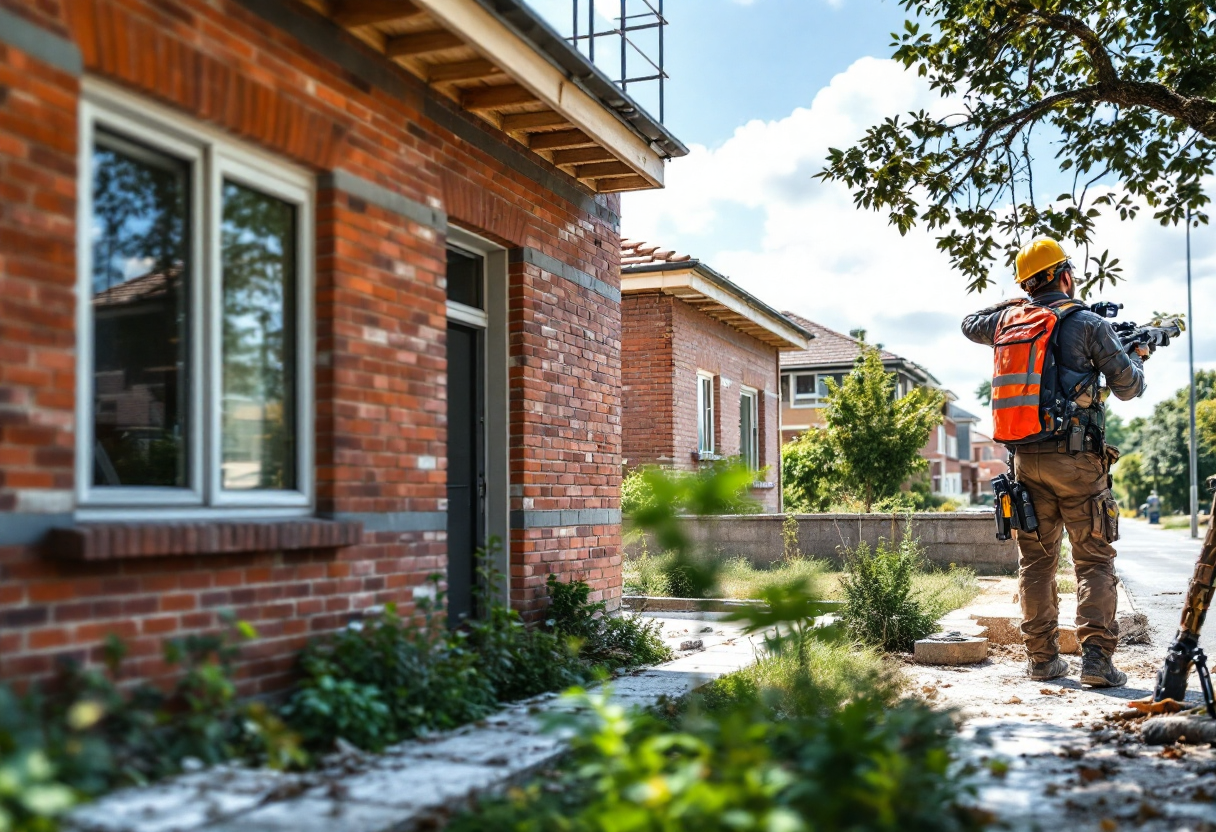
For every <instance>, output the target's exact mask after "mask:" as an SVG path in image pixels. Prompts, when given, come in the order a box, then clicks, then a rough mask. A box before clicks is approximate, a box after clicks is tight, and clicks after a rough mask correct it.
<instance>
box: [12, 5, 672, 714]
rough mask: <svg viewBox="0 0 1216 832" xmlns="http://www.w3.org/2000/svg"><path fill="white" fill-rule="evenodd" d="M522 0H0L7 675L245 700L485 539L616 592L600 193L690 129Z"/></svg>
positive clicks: (452, 591)
mask: <svg viewBox="0 0 1216 832" xmlns="http://www.w3.org/2000/svg"><path fill="white" fill-rule="evenodd" d="M576 45H577V44H576V43H575V44H572V43H571V42H570V41H569V40H567V39H566V38H563V37H561V36H560V35H559V34H558V33H557V32H555V31H554V30H553V29H552V28H551V27H550V26H549V25H547V24H546V23H545V22H544V21H543V20H542V19H541V18H540V17H538V16H537V15H536V14H535V13H534V12H533V11H532V10H531V8H530V7H529V6H528V5H526V4H525V3H523V2H520V1H519V0H493V1H492V2H491V0H260V2H257V3H246V2H238V0H178V2H175V3H173V4H171V5H166V4H164V3H160V2H155V0H79V2H71V3H38V2H33V0H16V2H9V3H6V4H4V6H3V8H0V72H2V73H3V77H4V81H3V87H0V182H3V187H2V188H0V240H3V241H4V244H3V256H2V257H0V294H2V295H3V297H4V298H5V303H4V304H3V306H2V307H0V329H2V330H3V332H4V338H3V345H2V347H0V374H2V376H3V380H4V384H3V389H2V391H0V459H2V460H3V464H2V465H0V677H2V678H4V679H5V680H8V681H18V682H25V681H33V680H38V679H43V678H45V677H47V676H48V675H49V674H51V673H52V671H53V668H54V667H55V664H56V662H57V661H58V660H59V659H61V658H64V657H73V658H78V659H84V660H97V659H98V658H99V656H100V652H101V645H102V642H103V639H104V637H105V636H106V635H107V634H109V633H113V634H115V635H118V636H120V637H122V638H124V639H126V640H127V642H128V644H129V646H130V656H131V660H130V663H129V664H130V670H131V671H132V673H133V674H134V675H138V676H141V677H143V678H151V679H156V678H159V677H161V676H162V675H163V674H165V673H166V672H167V670H166V668H165V667H164V665H163V664H162V662H161V659H160V642H161V640H162V639H164V638H166V637H178V636H183V635H188V634H191V633H200V632H207V631H209V630H213V629H215V628H216V627H217V626H219V618H218V613H219V612H220V611H222V610H231V611H233V612H235V614H236V615H237V616H238V617H239V618H241V619H245V620H247V621H249V622H251V623H252V624H253V625H254V626H255V627H256V628H257V631H258V634H259V636H258V639H257V641H256V642H255V643H253V644H251V645H250V646H249V647H248V649H246V650H245V651H244V652H243V654H242V655H243V659H242V661H243V664H242V665H241V667H240V668H239V672H240V684H241V686H242V691H243V692H245V693H261V692H269V691H274V690H278V689H281V688H282V687H284V686H285V685H286V684H287V683H288V682H289V681H290V673H291V665H292V661H293V657H294V656H295V654H296V653H297V652H298V651H299V650H300V649H301V648H302V647H303V646H304V645H305V643H306V642H307V641H308V640H309V639H310V638H312V637H314V636H316V635H319V634H323V633H326V632H330V631H333V630H336V629H338V628H341V627H344V626H345V625H346V624H347V623H348V622H349V621H351V620H352V619H354V618H358V617H360V616H362V615H363V614H364V612H365V611H367V610H369V609H375V608H377V607H378V606H380V605H384V604H388V603H394V604H396V605H397V606H398V608H399V609H400V610H401V612H402V613H403V614H405V615H409V614H410V612H411V610H412V609H413V607H414V603H415V600H416V599H417V598H420V597H427V596H429V594H430V592H431V591H432V590H431V587H430V585H429V584H428V576H430V575H432V574H434V573H438V574H439V575H440V576H442V580H443V583H444V585H445V587H446V590H447V605H448V613H449V616H450V618H451V619H452V621H454V622H458V621H460V620H461V619H462V618H463V617H464V616H469V615H477V614H478V610H477V608H476V605H475V600H474V599H475V597H476V596H475V592H474V589H475V581H476V578H475V575H476V572H475V565H476V564H475V560H474V558H475V552H476V551H477V550H478V549H480V548H482V547H485V546H487V544H488V543H489V541H490V540H491V539H496V540H498V541H500V542H501V545H500V546H499V547H498V548H496V549H495V548H491V550H490V551H491V552H493V553H494V558H495V560H494V561H493V562H492V564H491V565H492V566H494V567H496V568H497V569H498V571H500V572H501V573H503V574H504V575H506V576H507V585H506V587H505V589H504V593H505V599H506V600H509V602H510V603H511V604H512V605H513V606H515V607H516V608H517V609H519V610H520V611H521V612H522V613H523V614H524V616H525V617H527V618H531V619H533V620H534V619H536V618H537V617H538V616H540V615H542V614H543V608H544V607H545V605H546V604H547V597H546V590H545V587H544V584H545V579H546V577H547V575H549V574H550V573H554V572H557V573H560V574H561V575H562V576H563V578H566V579H569V578H580V579H583V580H586V581H587V582H588V583H590V584H591V586H592V587H593V589H594V596H593V598H595V599H600V600H604V601H605V602H607V603H608V605H609V606H610V607H611V606H614V605H615V604H616V603H618V599H619V596H620V591H621V574H620V543H621V540H620V507H619V491H620V489H619V485H620V476H621V461H622V455H621V396H620V389H621V352H620V341H621V285H620V271H619V262H620V233H619V228H620V200H619V196H618V195H619V194H620V193H621V192H624V191H631V190H644V189H651V188H659V187H661V186H662V184H663V176H664V166H665V164H666V162H667V160H668V159H670V158H673V157H677V156H681V155H684V154H685V153H686V149H685V147H684V146H683V145H682V144H681V143H680V142H679V140H677V139H676V138H675V137H674V136H673V135H672V134H671V133H670V131H668V130H667V129H666V128H665V127H664V126H663V125H662V124H661V123H660V121H659V120H657V119H655V118H654V117H652V116H651V115H650V114H648V113H647V111H646V110H645V109H644V108H642V107H641V106H639V105H638V104H637V102H636V101H634V100H633V99H632V98H631V96H630V94H629V93H627V92H625V91H623V90H622V88H621V85H620V84H619V83H617V82H616V81H614V80H613V79H610V78H609V77H608V76H607V75H605V74H604V73H603V72H601V71H600V70H599V69H597V68H596V67H595V66H594V65H593V64H592V63H591V62H590V61H589V60H588V59H587V58H586V57H584V55H583V54H582V53H581V52H580V51H579V49H578V48H576Z"/></svg>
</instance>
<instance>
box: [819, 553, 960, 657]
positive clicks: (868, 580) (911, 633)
mask: <svg viewBox="0 0 1216 832" xmlns="http://www.w3.org/2000/svg"><path fill="white" fill-rule="evenodd" d="M922 563H923V550H922V549H921V548H920V545H919V543H918V542H917V541H916V540H915V539H914V538H913V537H912V536H911V532H910V530H909V531H906V532H905V533H904V537H903V540H901V541H900V542H899V543H898V544H895V545H892V544H891V543H890V542H889V541H887V540H879V543H878V548H877V550H871V549H870V546H869V545H868V544H867V543H865V542H862V543H860V544H858V546H857V548H855V549H853V550H851V551H848V552H847V553H846V557H845V574H844V576H843V577H842V578H841V580H840V587H841V590H842V591H843V593H844V606H843V608H842V609H841V611H840V620H841V622H842V623H843V624H844V626H845V628H846V629H847V630H848V633H849V635H850V636H852V637H853V638H854V639H855V640H857V641H859V642H861V643H862V644H868V645H872V646H875V647H880V648H882V649H883V650H887V651H905V652H906V651H909V650H911V649H912V645H913V643H914V642H915V641H916V640H917V639H921V638H924V637H925V636H927V635H930V634H931V633H933V632H934V631H935V630H936V629H937V621H936V619H937V617H938V616H937V615H934V611H933V610H930V609H926V605H925V604H924V603H923V602H922V601H921V600H919V599H917V597H916V596H915V594H914V593H913V586H912V580H913V578H914V576H915V575H916V573H917V571H918V570H919V569H920V567H921V564H922ZM938 614H939V615H940V613H938Z"/></svg>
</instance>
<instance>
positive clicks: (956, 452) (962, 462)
mask: <svg viewBox="0 0 1216 832" xmlns="http://www.w3.org/2000/svg"><path fill="white" fill-rule="evenodd" d="M944 392H945V394H946V398H947V402H946V407H945V411H944V413H943V414H942V416H943V418H942V423H941V424H940V425H938V426H937V428H936V430H934V431H933V433H932V434H930V436H929V442H928V443H927V444H926V445H925V447H924V449H923V450H922V451H921V455H922V456H924V457H925V458H926V459H928V460H929V482H930V484H931V488H932V490H933V493H934V494H937V495H939V496H942V497H950V498H951V499H954V500H959V501H962V502H967V501H969V499H970V495H971V493H972V491H973V486H974V483H975V478H976V471H977V468H976V464H975V462H973V461H972V459H971V432H972V429H973V426H974V425H976V424H978V423H979V421H980V420H979V417H978V416H973V415H972V414H970V413H968V412H967V411H965V410H963V409H962V408H961V407H959V406H957V405H956V404H954V394H953V393H951V392H950V391H949V390H946V391H944Z"/></svg>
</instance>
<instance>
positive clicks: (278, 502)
mask: <svg viewBox="0 0 1216 832" xmlns="http://www.w3.org/2000/svg"><path fill="white" fill-rule="evenodd" d="M99 125H100V126H104V127H105V128H106V129H107V130H109V131H111V132H113V133H115V134H117V135H118V136H120V137H126V138H128V139H129V140H131V141H133V142H134V143H136V144H143V145H147V146H149V147H152V148H153V149H155V150H158V151H162V152H164V153H166V154H168V155H171V156H174V157H176V158H179V159H182V160H183V161H185V162H188V163H189V164H190V166H191V167H190V188H191V193H190V226H189V233H190V235H191V246H190V255H189V256H190V262H189V268H190V274H191V277H192V281H191V288H190V321H189V327H190V332H191V333H193V334H192V337H191V343H190V350H189V357H188V365H187V372H188V373H189V379H190V388H189V396H190V401H189V405H188V408H187V413H188V419H189V423H188V424H189V426H190V427H189V437H188V444H187V448H186V452H187V454H188V460H189V463H188V472H189V476H188V482H187V486H186V487H184V488H170V487H139V486H94V485H93V484H92V481H93V436H94V432H93V431H94V425H93V412H92V410H93V316H92V304H91V303H90V302H89V299H90V298H92V295H93V292H92V241H91V233H92V226H93V222H92V199H91V194H92V190H93V188H92V178H93V167H92V158H93V145H94V138H95V135H96V132H97V127H98V126H99ZM78 152H79V159H80V165H79V171H78V181H77V186H78V194H79V199H78V200H77V206H78V209H77V258H76V262H77V304H76V329H77V344H78V349H77V366H76V424H77V431H76V502H77V506H78V509H77V512H76V514H77V517H78V518H79V519H82V520H88V519H113V518H121V519H135V520H138V519H155V520H162V519H179V518H180V519H190V518H207V517H217V516H222V517H235V518H242V517H249V518H256V517H263V516H284V515H286V516H301V515H307V514H311V513H312V512H313V510H314V507H315V473H314V467H313V460H314V447H313V446H314V441H315V435H314V429H313V424H314V423H313V412H314V407H313V372H314V368H315V362H314V357H313V352H314V348H313V344H314V328H313V295H314V291H313V286H314V275H313V269H314V252H313V241H314V239H315V225H314V204H315V182H314V177H313V176H312V174H311V173H309V172H308V171H307V170H305V169H303V168H300V167H298V166H295V165H292V164H289V163H286V162H284V161H283V160H282V159H280V158H278V157H275V156H273V155H271V154H268V153H264V152H262V151H259V150H257V149H255V148H251V147H249V146H247V145H244V144H242V143H239V142H236V141H234V140H232V139H231V138H230V137H228V136H227V135H225V134H223V133H221V132H219V131H217V130H215V129H213V128H210V127H207V126H206V125H203V124H200V123H198V122H196V121H194V120H193V119H189V118H187V117H185V116H182V115H181V114H179V113H175V112H173V111H171V110H169V109H167V108H164V107H161V106H159V105H156V104H154V103H152V102H149V101H148V100H146V99H144V98H141V97H138V96H134V95H131V94H129V93H127V92H125V91H122V90H119V89H116V88H114V87H113V86H110V85H108V84H104V83H101V82H98V81H96V80H95V79H91V78H86V79H85V80H84V82H83V84H82V96H81V103H80V121H79V151H78ZM226 180H227V181H231V182H236V183H239V184H242V185H245V186H247V187H250V188H253V189H254V190H257V191H259V192H262V193H265V194H267V195H269V196H273V197H276V198H278V199H282V200H283V201H285V202H288V203H291V204H292V205H293V206H294V207H295V209H296V234H297V239H296V246H297V249H296V291H295V295H296V297H295V300H296V333H295V342H296V343H295V349H296V356H295V369H296V373H295V375H296V378H295V398H296V402H295V404H296V413H295V430H296V488H295V489H293V490H284V491H279V490H271V489H252V490H239V491H238V490H225V489H224V488H222V481H221V468H220V462H221V460H222V457H223V443H222V433H221V418H222V406H221V405H222V385H223V372H222V367H221V364H220V360H221V355H220V351H221V345H222V343H223V339H222V337H221V333H222V326H223V321H222V316H221V314H220V306H221V304H222V297H221V292H222V274H221V268H222V262H221V259H220V233H219V230H220V226H221V211H222V200H221V196H222V187H223V182H224V181H226Z"/></svg>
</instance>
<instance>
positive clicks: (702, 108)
mask: <svg viewBox="0 0 1216 832" xmlns="http://www.w3.org/2000/svg"><path fill="white" fill-rule="evenodd" d="M532 2H533V5H534V6H536V7H537V8H538V10H540V11H541V12H542V14H545V15H546V16H548V17H550V19H551V21H552V22H553V23H554V25H555V27H556V28H558V30H559V31H561V32H562V33H563V34H568V32H569V29H570V24H571V0H532ZM582 2H583V9H584V10H585V9H586V0H582ZM629 3H630V11H631V13H632V12H633V11H636V10H638V9H639V8H640V6H641V2H640V0H629ZM665 5H666V9H665V10H666V13H667V17H668V19H669V20H670V23H671V25H670V26H669V27H668V28H667V33H666V49H667V60H666V65H667V66H666V68H667V72H668V74H669V75H670V76H671V80H670V81H669V82H668V86H667V95H666V99H667V110H666V119H665V120H666V124H667V126H668V127H670V128H671V129H672V131H673V132H674V133H675V134H676V135H677V136H678V137H679V138H680V139H681V140H682V141H683V142H684V143H685V144H687V145H688V146H689V147H690V148H691V151H692V152H691V153H690V155H689V156H688V157H686V158H684V159H678V160H675V161H673V162H672V163H671V164H670V165H669V166H668V171H667V187H666V188H665V189H664V190H662V191H655V192H647V193H638V194H626V195H625V197H624V198H623V210H622V226H623V231H624V233H625V235H626V236H628V237H633V238H635V239H645V240H649V241H651V242H656V243H660V244H662V245H663V246H664V247H668V248H675V249H677V250H679V251H683V252H688V253H690V254H692V255H693V256H695V257H698V258H700V259H702V260H704V261H705V262H707V263H708V264H710V265H712V266H713V267H714V268H716V269H717V270H718V271H720V272H722V273H724V274H727V275H729V276H730V277H731V278H732V279H734V280H735V281H736V282H737V283H739V284H740V285H742V286H743V287H744V288H746V289H747V290H749V291H751V292H753V293H755V294H756V295H758V296H759V297H761V298H762V299H764V300H765V301H767V302H769V303H771V304H773V305H774V306H777V307H778V308H782V309H789V310H791V311H794V312H797V313H799V314H802V315H805V316H806V317H808V318H811V319H812V320H815V321H818V322H820V323H822V324H824V325H826V326H829V327H832V328H834V329H837V330H840V331H848V330H849V329H852V328H854V327H864V328H865V329H867V331H868V332H869V337H870V339H871V340H872V341H877V342H881V343H883V344H884V345H885V346H886V347H887V348H888V349H891V350H893V351H895V352H897V353H900V354H901V355H904V356H906V357H908V358H911V359H912V360H915V361H917V362H919V363H921V364H923V365H924V366H925V367H927V368H928V369H929V370H930V371H931V372H933V373H934V375H936V376H937V377H938V378H939V379H941V380H942V381H943V383H944V384H945V386H947V387H948V388H949V389H951V390H952V391H953V392H954V393H955V394H956V395H957V396H958V398H959V404H960V405H962V406H963V407H965V408H967V409H969V410H972V411H973V412H975V413H976V414H977V415H983V416H984V417H985V418H986V417H987V411H986V409H985V408H984V407H982V406H981V405H980V404H979V403H978V402H977V401H975V399H974V396H973V391H974V390H975V387H976V386H977V385H978V384H979V382H980V381H982V380H983V379H984V378H986V377H987V376H989V375H990V372H991V351H990V350H988V349H986V348H983V347H980V346H977V345H973V344H970V343H969V342H967V341H966V340H965V339H964V338H963V337H962V335H961V334H960V333H959V329H958V321H959V320H960V318H961V317H962V315H964V314H966V313H967V312H968V311H971V310H974V309H976V308H979V307H981V306H986V305H988V304H989V303H993V302H996V301H997V300H1000V299H1001V298H1002V297H1006V296H1010V295H1012V294H1014V292H1015V287H1014V286H1013V284H1012V281H1011V279H1009V276H1007V275H1004V274H997V275H995V277H997V283H998V285H997V287H996V288H995V289H993V290H989V291H988V292H985V293H984V295H982V296H975V295H968V294H967V293H966V289H965V286H966V283H965V281H964V279H963V278H962V277H961V276H959V275H958V274H955V273H953V272H952V271H951V270H950V267H949V263H948V261H947V260H946V258H945V257H944V256H943V255H941V253H940V252H938V251H937V250H936V248H935V245H934V243H935V240H934V238H933V236H932V235H930V234H929V233H927V232H926V231H924V230H923V229H914V230H913V231H911V232H910V233H909V234H908V235H907V236H906V237H900V235H899V234H898V232H897V231H895V230H894V229H893V228H891V227H890V226H889V225H888V224H887V222H886V220H885V218H883V217H881V216H878V215H875V214H872V213H866V212H858V211H856V210H855V209H854V208H853V205H852V201H851V197H850V195H849V193H848V192H847V190H845V189H844V188H843V187H841V186H838V185H828V184H824V183H821V182H819V181H818V180H814V179H812V177H813V175H814V174H815V173H816V172H818V170H820V169H821V167H822V163H823V159H824V156H825V154H826V152H827V148H828V147H843V146H847V145H848V144H850V143H851V142H853V141H855V140H856V139H857V138H858V137H859V136H860V135H861V134H862V132H863V131H864V130H865V128H866V127H868V126H869V125H871V124H873V123H875V122H876V121H878V120H880V119H881V118H883V117H886V116H890V115H895V114H898V113H901V112H905V111H907V110H913V109H920V108H921V107H925V108H929V109H933V108H936V107H941V106H943V105H942V103H941V101H940V99H939V98H938V97H937V96H936V95H935V94H933V93H931V92H930V91H929V90H928V89H927V87H926V85H925V84H924V83H923V81H921V80H920V79H917V78H916V77H915V76H914V74H912V73H907V72H905V71H903V69H902V67H900V66H898V65H896V64H895V63H894V62H892V61H890V60H889V57H888V56H889V54H890V51H891V50H890V47H889V43H890V40H891V38H890V33H891V32H893V31H896V30H898V29H900V28H902V24H903V20H904V14H903V11H902V9H901V8H900V7H899V5H898V4H897V3H894V2H889V0H888V1H887V2H882V1H881V0H835V1H834V2H829V0H751V2H741V1H740V0H665ZM597 7H598V9H597V11H600V12H608V13H609V14H613V13H619V8H620V3H619V0H618V1H617V2H615V3H612V2H608V0H599V2H598V3H597ZM584 13H585V12H584ZM600 25H601V26H607V25H609V24H607V23H606V21H604V20H601V21H600ZM601 43H602V44H604V45H605V46H606V45H607V39H605V40H604V41H602V42H601ZM606 53H607V54H606ZM616 54H617V53H616V52H615V51H611V50H607V49H604V48H601V50H600V55H599V58H600V59H601V60H599V61H597V62H599V63H601V64H602V65H603V66H604V68H605V70H606V71H608V72H609V73H610V74H612V73H615V72H616V69H617V67H616V66H615V60H614V58H615V55H616ZM631 92H633V93H634V95H635V97H636V98H637V99H638V100H639V101H640V102H641V103H642V104H643V105H644V106H647V107H648V108H650V109H652V111H654V110H655V107H654V98H653V93H652V92H650V91H647V90H645V89H642V88H639V89H637V90H631ZM1040 170H1041V172H1040ZM1040 170H1036V178H1041V179H1049V176H1048V171H1049V170H1050V168H1046V167H1041V168H1040ZM1112 184H1113V185H1116V186H1117V183H1112ZM1214 184H1216V183H1214ZM1060 190H1064V189H1063V188H1061V189H1060ZM1098 236H1099V240H1098V246H1097V251H1095V252H1092V253H1094V254H1096V253H1098V252H1100V251H1101V250H1102V249H1104V248H1109V249H1111V253H1112V254H1113V255H1115V256H1118V257H1120V258H1121V259H1122V261H1123V263H1124V265H1125V268H1126V273H1127V276H1128V277H1129V278H1130V279H1129V280H1128V281H1127V282H1126V283H1124V284H1121V285H1120V286H1119V287H1118V288H1116V289H1115V290H1113V291H1107V293H1106V294H1105V295H1104V296H1103V297H1105V298H1107V299H1114V300H1119V301H1122V302H1123V303H1125V305H1126V309H1125V316H1126V317H1128V318H1130V319H1132V320H1144V319H1147V318H1148V317H1149V316H1151V314H1152V313H1153V312H1154V311H1162V312H1171V313H1172V312H1184V311H1185V309H1186V289H1185V260H1184V258H1183V252H1184V242H1183V241H1184V238H1183V232H1182V230H1181V229H1162V228H1161V227H1160V226H1158V225H1156V224H1155V223H1154V222H1153V221H1152V220H1151V218H1149V217H1147V216H1145V218H1144V219H1140V220H1137V221H1135V222H1133V223H1120V222H1119V221H1118V220H1110V221H1106V220H1102V221H1100V222H1099V226H1098ZM1213 237H1214V234H1213V232H1212V230H1211V229H1210V228H1208V227H1205V228H1201V229H1199V230H1198V231H1197V232H1195V234H1194V237H1193V250H1194V269H1195V276H1196V282H1195V307H1196V311H1197V313H1198V314H1199V316H1203V315H1204V314H1205V313H1206V312H1207V310H1210V309H1214V308H1216V303H1214V302H1213V301H1214V300H1216V241H1214V240H1213ZM1078 254H1079V253H1078ZM1093 299H1096V298H1093ZM1199 321H1200V325H1201V330H1200V331H1199V332H1198V333H1197V341H1196V356H1197V366H1198V367H1201V368H1216V326H1213V325H1211V324H1208V325H1206V326H1204V325H1203V324H1204V321H1203V318H1202V317H1200V318H1199ZM1148 376H1149V391H1148V393H1147V394H1146V396H1145V397H1144V398H1143V399H1140V400H1135V401H1133V402H1127V403H1116V404H1115V405H1114V411H1115V412H1117V413H1120V414H1121V415H1123V416H1124V417H1126V418H1131V417H1133V416H1139V415H1148V413H1149V412H1151V406H1152V403H1153V402H1155V401H1158V400H1160V399H1162V398H1166V397H1168V396H1170V395H1172V393H1173V391H1174V390H1176V389H1177V388H1178V387H1180V386H1182V385H1183V384H1185V383H1186V378H1187V376H1186V347H1185V344H1178V345H1176V346H1173V347H1171V348H1169V350H1167V351H1163V352H1159V353H1158V354H1157V355H1156V356H1154V358H1153V359H1152V360H1151V361H1150V362H1149V365H1148Z"/></svg>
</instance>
